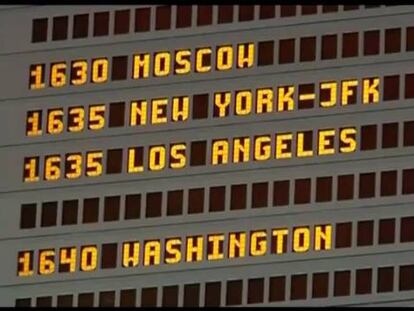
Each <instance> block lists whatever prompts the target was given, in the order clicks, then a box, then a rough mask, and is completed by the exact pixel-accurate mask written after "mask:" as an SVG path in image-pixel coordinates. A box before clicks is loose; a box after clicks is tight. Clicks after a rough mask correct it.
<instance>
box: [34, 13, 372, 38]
mask: <svg viewBox="0 0 414 311" xmlns="http://www.w3.org/2000/svg"><path fill="white" fill-rule="evenodd" d="M320 7H322V8H320ZM341 7H342V6H341ZM373 7H374V8H375V7H380V6H379V5H365V8H373ZM360 8H362V6H359V5H345V6H343V9H342V10H343V11H345V12H347V11H353V10H358V9H360ZM258 9H259V15H258V16H255V12H254V10H255V6H253V5H219V6H217V17H216V20H214V21H213V6H212V5H197V6H195V5H194V6H191V5H177V6H176V10H175V11H173V10H172V6H170V5H163V6H154V7H146V8H137V9H135V12H134V10H131V9H125V10H116V11H114V12H109V11H106V12H105V11H99V12H95V13H93V18H92V14H89V13H85V14H77V15H74V16H56V17H53V19H52V18H37V19H34V20H33V26H32V42H33V43H36V42H46V41H48V40H52V41H59V40H68V39H69V35H68V33H71V35H72V39H80V38H87V37H91V36H93V37H101V36H108V35H110V34H111V35H112V34H113V35H121V34H128V33H130V32H133V31H134V32H135V33H140V32H147V31H154V30H155V31H159V30H171V29H174V30H175V31H177V30H179V29H182V28H188V27H201V26H208V25H213V24H216V25H217V24H218V25H220V24H228V23H237V22H247V21H254V20H257V19H259V20H265V19H271V18H280V17H293V16H296V15H302V16H306V15H313V14H317V13H318V9H319V13H335V12H338V11H339V10H341V9H340V8H339V6H338V5H323V6H319V8H318V6H317V5H297V6H296V5H280V6H275V5H260V6H259V8H258ZM151 10H153V11H154V12H153V15H151ZM342 10H341V11H342ZM276 11H277V12H276ZM172 12H175V18H174V17H172ZM235 12H236V14H237V16H236V19H234V17H235V15H234V13H235ZM193 14H194V15H196V19H195V23H196V25H193V24H192V23H193V19H192V15H193ZM350 14H351V13H350ZM90 15H91V17H90ZM131 18H134V21H133V22H134V24H133V27H132V28H133V29H130V25H131V22H130V19H131ZM151 18H152V19H154V18H155V23H154V22H153V21H151ZM69 19H73V28H72V32H70V31H69V29H68V28H69ZM110 19H113V22H112V23H113V29H112V30H111V31H110V30H109V25H110V24H112V23H111V22H110ZM49 20H50V24H51V25H50V26H49V27H52V31H51V35H52V37H51V38H50V37H49V38H48V22H49ZM90 20H91V23H93V27H92V34H89V23H90ZM173 20H175V27H174V26H173V25H172V22H173Z"/></svg>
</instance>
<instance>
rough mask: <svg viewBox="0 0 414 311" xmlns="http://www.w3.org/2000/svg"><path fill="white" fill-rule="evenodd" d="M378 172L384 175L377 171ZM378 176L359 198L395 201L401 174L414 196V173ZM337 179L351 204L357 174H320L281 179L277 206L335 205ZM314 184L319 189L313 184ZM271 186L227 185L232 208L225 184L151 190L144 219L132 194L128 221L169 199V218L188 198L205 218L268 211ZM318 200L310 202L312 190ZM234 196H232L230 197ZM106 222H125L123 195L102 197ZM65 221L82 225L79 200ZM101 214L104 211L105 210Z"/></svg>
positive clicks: (30, 219)
mask: <svg viewBox="0 0 414 311" xmlns="http://www.w3.org/2000/svg"><path fill="white" fill-rule="evenodd" d="M378 173H379V172H378ZM376 174H377V173H376V172H364V173H360V174H359V178H358V183H357V184H358V185H359V186H358V198H359V199H368V198H375V197H376V196H378V195H380V196H381V197H390V196H396V195H397V183H398V182H397V180H398V175H399V174H400V177H399V178H400V179H401V194H402V195H408V194H414V169H403V170H402V171H401V172H400V173H399V172H398V171H397V170H389V171H382V172H380V173H379V174H380V185H379V189H378V190H376V189H377V187H376ZM334 178H336V182H337V191H336V199H337V201H344V200H352V199H354V197H355V193H356V189H354V188H355V182H356V180H355V179H356V178H355V175H354V174H346V175H338V176H321V177H316V178H314V179H313V181H312V178H299V179H294V180H292V181H290V180H279V181H274V182H273V194H272V195H273V197H272V199H271V200H272V202H271V203H270V204H271V205H272V206H276V207H279V206H288V205H289V204H290V205H300V204H310V203H312V201H314V203H323V202H325V203H326V202H332V201H333V183H334ZM312 183H315V184H316V185H314V186H313V188H314V190H312ZM269 184H270V185H271V184H272V182H267V181H266V182H256V183H252V184H251V186H249V185H247V184H234V185H228V186H227V189H228V191H227V195H229V194H230V206H229V208H226V203H225V202H226V186H224V185H223V186H214V187H210V188H190V189H188V190H182V189H181V190H178V189H176V190H172V191H167V192H164V193H163V192H149V193H146V194H145V197H146V200H145V201H146V204H145V215H143V212H144V211H142V212H141V209H142V210H144V209H143V208H141V206H142V205H144V204H143V203H142V199H141V197H142V196H144V194H127V195H125V196H124V207H125V209H124V215H123V218H124V219H125V220H130V219H140V218H144V217H145V218H154V217H162V214H163V212H162V201H163V200H166V203H167V204H166V207H167V208H166V212H165V214H166V215H165V216H178V215H183V214H184V210H183V209H184V208H183V206H184V195H187V196H188V205H187V211H186V214H187V215H191V214H200V213H204V212H209V213H210V212H211V213H213V212H222V211H225V210H226V209H227V210H231V211H233V210H236V211H237V210H245V209H246V208H248V207H251V208H266V207H268V206H269V205H270V204H269V200H268V198H269ZM290 187H294V191H293V202H290ZM248 189H249V191H250V193H251V200H250V202H249V203H248V202H247V192H248ZM313 191H315V193H314V199H313V200H312V199H311V194H312V192H313ZM229 192H230V193H229ZM207 194H208V196H209V200H208V211H206V210H205V207H204V201H205V200H204V197H205V195H207ZM99 201H100V198H99V197H95V198H85V199H83V209H82V220H81V223H83V224H89V223H97V222H99V214H100V207H99V205H100V204H99ZM103 201H104V203H103V221H104V222H112V221H119V220H120V211H121V195H114V196H106V197H104V199H103ZM58 205H60V204H58V202H57V201H49V202H43V203H42V204H41V217H40V227H53V226H57V225H58V224H57V218H58V216H57V215H58ZM61 206H62V207H61V208H62V211H61V221H60V224H59V225H62V226H64V225H75V224H78V218H79V217H78V214H79V209H80V208H79V200H78V199H72V200H64V201H62V203H61ZM101 213H102V211H101ZM36 214H37V203H27V204H22V205H21V210H20V228H21V229H31V228H35V227H36V225H37V221H36V217H37V216H36Z"/></svg>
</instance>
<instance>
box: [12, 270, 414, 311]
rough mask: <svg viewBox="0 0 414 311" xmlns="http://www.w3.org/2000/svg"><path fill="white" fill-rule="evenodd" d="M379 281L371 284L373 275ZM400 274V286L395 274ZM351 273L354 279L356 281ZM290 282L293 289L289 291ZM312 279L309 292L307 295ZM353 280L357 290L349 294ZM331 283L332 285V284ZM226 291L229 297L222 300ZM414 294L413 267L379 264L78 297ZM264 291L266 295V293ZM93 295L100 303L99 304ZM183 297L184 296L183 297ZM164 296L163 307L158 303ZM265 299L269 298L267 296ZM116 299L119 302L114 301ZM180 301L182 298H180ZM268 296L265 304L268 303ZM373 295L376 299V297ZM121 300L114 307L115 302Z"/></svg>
mask: <svg viewBox="0 0 414 311" xmlns="http://www.w3.org/2000/svg"><path fill="white" fill-rule="evenodd" d="M375 273H376V277H377V282H376V284H373V280H374V274H375ZM395 273H398V283H397V284H395V282H394V274H395ZM352 274H353V277H352ZM289 278H290V287H287V285H288V281H289ZM308 279H309V282H311V290H310V293H308ZM351 280H353V281H354V291H353V292H352V293H351V288H352V286H351ZM332 283H333V284H332ZM243 286H247V291H246V292H247V297H246V299H245V301H243ZM222 287H225V295H224V297H221V293H222ZM202 290H204V301H200V292H201V291H202ZM409 290H414V265H410V264H409V265H399V266H381V267H378V268H376V269H375V268H371V267H361V268H360V269H355V270H348V269H342V270H336V271H332V272H325V271H320V272H314V273H297V274H291V275H287V276H285V275H277V276H271V277H269V278H268V279H267V278H266V279H265V278H263V277H257V278H249V279H246V280H242V279H235V280H227V281H212V282H206V283H204V284H203V283H201V284H200V283H192V284H180V285H166V286H162V287H144V288H141V295H140V302H139V305H137V298H138V297H137V296H138V295H137V289H135V288H127V289H121V290H119V291H118V290H106V291H101V292H99V293H94V292H87V293H86V292H85V293H79V294H77V304H76V306H78V307H93V306H99V307H114V306H121V307H135V306H141V307H156V306H162V307H176V306H184V307H199V306H206V307H214V306H215V307H217V306H236V305H243V304H261V303H277V302H283V301H288V300H305V299H323V298H328V297H349V298H350V300H351V299H352V297H353V296H359V295H377V297H379V296H378V295H381V294H383V293H391V292H396V291H400V292H402V291H409ZM265 292H266V293H265ZM95 294H96V295H97V296H98V297H97V298H98V304H97V305H95V303H94V300H95V297H94V296H95ZM180 294H181V295H180ZM159 295H161V297H160V298H161V300H160V302H161V304H160V305H159V304H158V302H157V300H158V296H159ZM265 295H266V296H265ZM74 296H75V295H73V294H63V295H58V296H57V297H56V298H55V299H53V298H54V297H52V296H43V297H37V298H36V299H33V303H35V304H36V306H37V307H50V306H58V307H72V306H74V305H75V301H74V300H75V299H74V298H75V297H74ZM116 296H118V299H119V300H118V299H116ZM179 297H180V298H181V299H180V300H179ZM265 297H267V299H266V300H267V301H265ZM373 297H375V296H373ZM116 300H117V301H119V302H117V303H115V301H116ZM31 303H32V299H31V298H19V299H16V303H15V305H16V306H31Z"/></svg>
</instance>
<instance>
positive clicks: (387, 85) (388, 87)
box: [26, 56, 414, 135]
mask: <svg viewBox="0 0 414 311" xmlns="http://www.w3.org/2000/svg"><path fill="white" fill-rule="evenodd" d="M125 57H126V56H125ZM115 63H116V62H115V61H114V62H113V64H115ZM404 82H405V83H404V97H405V99H410V98H414V74H405V80H404ZM382 85H383V87H382V99H383V100H384V101H391V100H398V99H399V98H400V76H399V75H389V76H384V78H383V81H382ZM316 87H317V86H316ZM298 89H299V94H301V93H302V91H301V90H302V89H306V92H311V93H312V92H315V84H313V83H307V84H299V85H298ZM303 92H305V91H303ZM189 97H190V100H189V103H190V105H191V106H192V109H189V110H190V112H189V115H190V116H189V117H191V118H192V119H193V120H199V119H207V118H209V107H210V106H213V108H212V109H210V110H212V112H211V114H212V116H213V118H219V117H220V114H219V110H218V108H217V106H215V105H213V103H212V97H213V96H212V95H211V96H210V94H209V93H204V94H194V95H192V96H189ZM322 97H323V94H321V95H320V100H323V99H322ZM357 101H358V100H357V92H354V95H353V96H351V97H350V98H349V103H348V104H349V105H353V104H356V103H357ZM234 106H235V105H234ZM317 107H319V105H317ZM108 108H109V109H108V110H109V114H108V121H107V124H108V125H107V127H109V128H112V127H123V126H125V120H126V118H125V114H126V113H127V119H129V118H130V116H129V115H128V113H130V111H128V110H127V109H126V103H125V102H121V101H120V102H113V103H109V104H108ZM295 108H296V107H295ZM312 108H315V100H306V101H299V102H298V103H297V108H296V109H298V110H302V109H312ZM234 109H236V108H235V107H234ZM85 110H86V108H85ZM37 112H39V119H40V121H39V122H40V124H42V111H41V110H38V111H37ZM30 113H32V111H29V112H28V117H29V114H30ZM233 113H235V112H233ZM230 114H231V112H230V108H229V107H228V108H227V109H226V110H225V115H226V116H229V115H230ZM166 117H168V116H167V115H166ZM73 118H74V117H73V116H71V115H70V114H68V122H67V123H68V126H67V130H68V128H69V126H71V124H72V123H74V122H73V121H72V119H73ZM170 120H171V121H172V116H170ZM26 130H28V128H26ZM407 135H409V133H408V132H407Z"/></svg>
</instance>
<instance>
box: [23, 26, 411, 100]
mask: <svg viewBox="0 0 414 311" xmlns="http://www.w3.org/2000/svg"><path fill="white" fill-rule="evenodd" d="M380 33H381V31H380V30H369V31H365V32H364V33H363V39H364V40H363V56H371V55H378V54H380V51H383V52H384V53H386V54H388V53H399V52H401V42H402V38H401V36H402V34H401V28H390V29H385V31H384V39H383V40H381V38H380V37H381V36H380ZM358 36H359V33H358V32H350V33H343V34H342V47H341V48H338V35H337V34H327V35H322V36H321V40H320V41H319V44H320V45H321V47H320V49H321V53H320V59H321V60H329V59H336V58H337V57H338V54H339V51H341V53H340V55H341V57H342V58H348V57H357V56H359V48H358V46H359V43H358V42H359V39H358ZM296 40H299V61H300V62H312V61H316V51H317V42H318V41H317V37H316V36H309V37H302V38H288V39H280V40H278V44H279V45H278V48H279V50H278V51H279V59H278V64H291V63H294V62H295V61H297V57H296V52H295V46H296V44H295V41H296ZM274 46H275V41H274V40H269V41H259V42H258V44H257V50H258V55H257V66H269V65H273V64H274V62H275V60H274V56H275V47H274ZM405 51H407V52H409V51H414V27H407V28H406V46H405ZM128 58H129V57H128V56H127V55H121V56H113V57H112V65H111V80H112V81H119V80H126V79H127V78H128V64H129V61H128ZM210 65H211V57H206V58H205V66H210ZM42 66H43V67H44V64H43V65H42ZM179 66H181V65H178V64H174V67H173V68H178V67H179ZM42 72H43V78H42V80H44V72H45V70H44V68H43V71H42ZM51 72H52V71H51ZM76 75H77V72H76V71H75V70H71V79H70V80H71V81H72V79H74V78H75V77H76ZM33 79H34V77H31V78H30V79H29V86H30V85H31V84H32V83H33ZM49 80H50V81H51V79H50V77H49ZM412 89H413V88H410V87H406V97H407V96H411V97H414V95H413V93H414V91H412ZM407 94H410V95H407Z"/></svg>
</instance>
